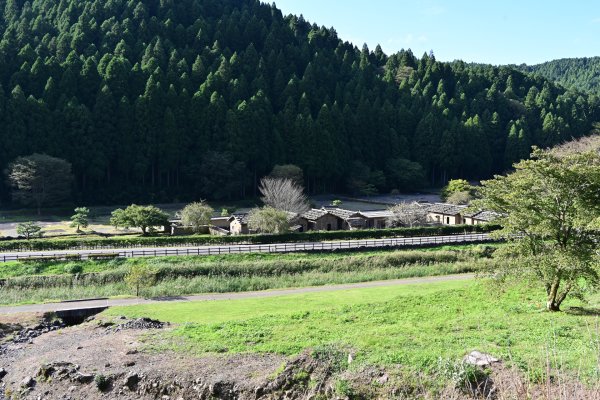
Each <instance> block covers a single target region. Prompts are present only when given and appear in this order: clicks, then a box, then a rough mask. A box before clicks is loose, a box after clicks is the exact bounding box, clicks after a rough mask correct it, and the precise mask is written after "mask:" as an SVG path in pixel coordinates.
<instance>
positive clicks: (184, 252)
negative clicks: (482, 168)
mask: <svg viewBox="0 0 600 400" xmlns="http://www.w3.org/2000/svg"><path fill="white" fill-rule="evenodd" d="M491 240H492V239H491V238H490V236H489V234H487V233H479V234H460V235H448V236H417V237H404V238H391V239H363V240H340V241H334V242H299V243H273V244H237V245H225V246H216V245H213V246H181V247H143V248H134V249H131V248H130V249H91V250H84V249H76V250H47V251H22V252H4V253H2V252H0V262H8V261H16V260H19V259H24V258H28V257H61V256H63V257H64V256H67V255H79V256H81V258H82V259H87V258H89V257H90V256H91V255H94V254H96V255H98V254H103V255H108V256H111V255H114V256H116V257H126V258H131V257H165V256H203V255H217V254H240V253H292V252H301V251H331V250H350V249H361V248H385V247H409V246H432V245H446V244H460V243H476V242H486V241H491Z"/></svg>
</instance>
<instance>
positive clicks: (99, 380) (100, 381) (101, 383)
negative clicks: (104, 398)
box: [94, 374, 110, 392]
mask: <svg viewBox="0 0 600 400" xmlns="http://www.w3.org/2000/svg"><path fill="white" fill-rule="evenodd" d="M94 383H95V384H96V387H97V388H98V390H99V391H101V392H104V391H105V390H107V389H108V387H109V386H110V379H109V378H107V377H106V376H104V375H102V374H97V375H96V376H94Z"/></svg>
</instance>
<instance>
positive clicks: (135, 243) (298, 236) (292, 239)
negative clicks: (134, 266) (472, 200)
mask: <svg viewBox="0 0 600 400" xmlns="http://www.w3.org/2000/svg"><path fill="white" fill-rule="evenodd" d="M495 229H498V226H496V225H453V226H428V227H416V228H396V229H367V230H358V231H329V232H326V231H310V232H304V233H286V234H281V235H243V236H211V235H195V236H149V237H131V236H127V237H118V236H117V237H112V238H76V239H33V240H7V241H0V251H42V250H72V249H111V248H135V247H150V246H152V247H171V246H203V245H219V244H271V243H296V242H321V241H328V240H352V239H381V238H391V237H415V236H442V235H455V234H461V233H484V232H491V231H493V230H495Z"/></svg>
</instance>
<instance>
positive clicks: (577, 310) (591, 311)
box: [565, 307, 600, 316]
mask: <svg viewBox="0 0 600 400" xmlns="http://www.w3.org/2000/svg"><path fill="white" fill-rule="evenodd" d="M565 313H567V314H571V315H590V316H600V308H584V307H569V308H568V309H567V310H565Z"/></svg>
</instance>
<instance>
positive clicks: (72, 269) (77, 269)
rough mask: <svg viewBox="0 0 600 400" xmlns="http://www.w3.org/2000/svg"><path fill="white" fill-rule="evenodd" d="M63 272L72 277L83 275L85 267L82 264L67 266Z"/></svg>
mask: <svg viewBox="0 0 600 400" xmlns="http://www.w3.org/2000/svg"><path fill="white" fill-rule="evenodd" d="M63 271H64V272H65V273H66V274H71V275H75V274H81V273H82V272H83V266H82V265H81V264H66V265H65V266H64V267H63Z"/></svg>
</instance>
